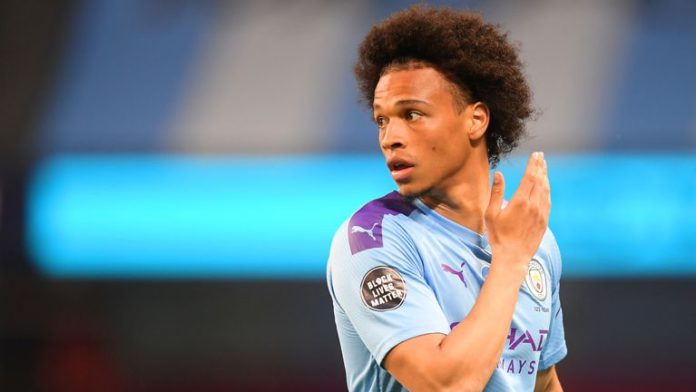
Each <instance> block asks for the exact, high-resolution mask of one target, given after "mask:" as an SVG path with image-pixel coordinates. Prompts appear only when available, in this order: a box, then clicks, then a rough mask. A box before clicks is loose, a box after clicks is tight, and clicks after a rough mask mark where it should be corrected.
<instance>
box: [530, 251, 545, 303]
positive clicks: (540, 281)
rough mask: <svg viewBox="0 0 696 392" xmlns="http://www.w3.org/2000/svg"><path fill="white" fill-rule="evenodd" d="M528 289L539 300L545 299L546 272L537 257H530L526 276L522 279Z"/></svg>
mask: <svg viewBox="0 0 696 392" xmlns="http://www.w3.org/2000/svg"><path fill="white" fill-rule="evenodd" d="M524 282H525V283H526V284H527V288H528V289H529V291H530V292H531V293H532V294H533V295H534V296H535V297H536V298H537V299H538V300H540V301H543V300H545V299H546V294H547V291H548V284H547V281H546V272H544V267H543V266H542V265H541V263H540V262H539V261H538V260H537V259H532V261H530V262H529V268H528V269H527V276H526V277H525V279H524Z"/></svg>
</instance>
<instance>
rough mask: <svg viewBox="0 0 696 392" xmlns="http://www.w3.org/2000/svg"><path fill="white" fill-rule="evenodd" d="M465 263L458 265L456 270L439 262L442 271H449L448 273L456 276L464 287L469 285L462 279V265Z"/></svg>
mask: <svg viewBox="0 0 696 392" xmlns="http://www.w3.org/2000/svg"><path fill="white" fill-rule="evenodd" d="M465 265H466V261H464V262H462V264H461V265H459V271H457V270H456V269H454V268H452V267H450V266H449V265H447V264H441V266H442V270H443V271H445V272H449V273H450V274H452V275H454V276H456V277H458V278H459V280H461V281H462V283H464V287H469V285H468V284H466V279H464V266H465Z"/></svg>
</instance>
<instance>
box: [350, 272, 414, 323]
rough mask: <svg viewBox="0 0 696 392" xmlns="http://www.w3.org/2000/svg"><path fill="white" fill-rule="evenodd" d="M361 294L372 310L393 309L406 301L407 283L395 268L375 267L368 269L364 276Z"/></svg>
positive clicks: (366, 304)
mask: <svg viewBox="0 0 696 392" xmlns="http://www.w3.org/2000/svg"><path fill="white" fill-rule="evenodd" d="M360 296H361V297H362V301H363V303H364V304H365V306H367V307H368V308H370V309H372V310H375V311H378V312H384V311H387V310H393V309H396V308H398V307H399V306H401V304H402V303H404V299H405V298H406V283H405V282H404V278H402V277H401V275H400V274H399V273H398V272H396V270H394V269H393V268H389V267H375V268H373V269H371V270H369V271H367V273H366V274H365V276H364V277H363V279H362V283H360Z"/></svg>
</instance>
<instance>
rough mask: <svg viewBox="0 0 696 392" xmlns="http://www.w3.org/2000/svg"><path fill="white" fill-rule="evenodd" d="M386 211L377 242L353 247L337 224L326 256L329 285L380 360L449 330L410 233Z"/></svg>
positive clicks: (374, 354) (366, 343)
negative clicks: (421, 337) (419, 338)
mask: <svg viewBox="0 0 696 392" xmlns="http://www.w3.org/2000/svg"><path fill="white" fill-rule="evenodd" d="M394 220H395V218H394V217H391V216H387V217H385V218H384V221H383V222H382V225H381V235H382V244H381V246H377V247H371V248H368V249H363V250H359V251H357V252H355V253H353V252H352V251H351V248H350V245H349V244H348V241H347V237H348V235H349V234H348V231H347V230H348V228H347V227H342V228H341V229H339V232H338V233H337V235H336V237H335V238H334V243H333V244H332V249H331V254H330V256H329V271H328V272H329V285H330V287H331V289H332V296H333V297H334V301H335V302H336V304H337V305H338V306H339V307H340V308H341V309H342V310H343V312H344V313H345V314H346V316H347V317H348V319H349V320H350V323H351V324H352V325H353V327H354V328H355V330H356V331H357V333H358V335H359V337H360V339H361V340H362V342H363V343H364V344H365V346H366V347H367V349H368V350H369V351H370V353H371V354H372V356H373V357H374V358H375V360H376V361H377V363H378V364H380V365H382V361H383V360H384V357H385V356H386V355H387V353H389V351H390V350H391V349H392V348H394V347H395V346H396V345H398V344H399V343H401V342H403V341H405V340H408V339H410V338H413V337H416V336H419V335H424V334H429V333H443V334H447V333H449V331H450V328H449V324H448V323H447V319H446V318H445V316H444V314H443V312H442V309H441V308H440V306H439V304H438V302H437V300H436V298H435V295H434V293H433V291H432V289H431V288H430V286H428V285H427V284H426V282H425V279H424V276H423V266H422V262H421V261H420V258H419V256H418V254H417V251H416V249H415V246H414V245H413V243H412V240H411V239H410V237H409V236H408V235H407V234H406V232H405V231H404V230H403V228H401V227H400V226H399V225H398V224H397V223H395V222H394Z"/></svg>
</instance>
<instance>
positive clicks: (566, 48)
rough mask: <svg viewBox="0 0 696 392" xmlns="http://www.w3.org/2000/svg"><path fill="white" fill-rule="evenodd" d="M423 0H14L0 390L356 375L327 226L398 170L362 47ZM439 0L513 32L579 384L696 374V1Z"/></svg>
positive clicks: (0, 88) (196, 386) (5, 28)
mask: <svg viewBox="0 0 696 392" xmlns="http://www.w3.org/2000/svg"><path fill="white" fill-rule="evenodd" d="M410 3H411V2H406V1H379V2H378V1H373V2H368V1H352V2H343V1H329V0H324V1H320V0H303V1H288V2H286V1H248V2H243V1H223V0H89V1H86V0H85V1H71V0H53V1H39V0H5V1H2V2H1V4H0V26H1V27H2V28H1V30H0V54H1V56H2V60H1V61H0V129H1V130H2V132H1V133H0V200H1V201H0V252H1V253H0V304H1V307H0V309H1V310H2V312H1V313H0V390H2V391H29V390H39V391H121V390H124V391H233V390H234V391H281V390H282V391H285V390H301V391H332V390H337V391H339V390H345V377H344V375H343V366H342V362H341V357H340V352H339V346H338V340H337V337H336V333H335V329H334V324H333V316H332V311H331V301H330V298H329V296H328V294H327V292H326V289H325V283H324V265H325V261H326V257H327V252H328V248H329V241H330V239H331V236H332V234H333V231H334V230H335V229H336V228H337V227H338V225H339V224H340V223H341V221H342V220H343V219H345V218H347V217H348V216H349V214H350V212H351V211H353V210H354V209H356V208H357V207H359V206H360V205H361V204H362V203H364V202H366V201H368V200H370V199H372V198H375V197H379V196H381V195H382V194H384V193H387V192H388V191H389V190H391V189H392V184H391V181H390V179H389V177H388V173H387V171H386V170H385V167H384V165H383V163H382V161H381V159H380V157H379V151H378V148H377V143H376V133H375V131H374V126H373V125H372V123H371V122H370V116H369V114H368V113H367V112H366V111H365V110H363V109H362V108H361V107H360V106H359V105H358V104H357V93H356V88H355V86H354V82H353V79H352V74H351V68H352V64H353V61H354V59H355V54H356V48H357V44H358V42H359V41H360V39H361V38H362V37H363V36H364V34H365V33H366V32H367V30H368V29H369V27H370V26H371V25H372V24H373V23H375V22H376V21H378V20H380V19H382V18H384V17H385V16H387V15H389V14H390V13H391V12H393V11H395V10H398V9H402V8H404V7H405V6H407V5H408V4H410ZM433 4H444V5H450V6H454V7H463V8H468V9H475V10H479V11H480V12H481V13H483V15H484V17H486V18H487V19H488V20H489V21H492V22H495V23H500V24H502V25H503V26H504V27H505V28H506V29H507V30H508V31H509V32H510V37H511V39H512V40H514V41H518V42H520V43H521V54H522V57H523V58H524V60H525V61H526V63H527V72H528V75H529V79H530V82H531V84H532V86H533V90H534V92H535V104H536V106H537V107H538V108H539V109H541V111H542V112H543V114H542V115H541V116H540V117H539V119H538V120H537V121H535V122H532V123H530V124H529V130H530V133H531V136H530V137H529V138H528V139H527V140H525V142H524V143H523V146H522V147H521V148H520V151H519V152H518V153H517V154H516V155H514V156H512V157H511V158H510V159H507V160H505V161H504V162H502V164H501V170H502V171H503V172H504V173H505V174H506V176H507V178H508V180H509V181H510V183H511V185H510V186H509V188H512V190H514V188H515V185H516V181H518V179H519V175H520V171H521V170H522V166H523V165H524V160H525V155H526V153H527V152H529V151H532V150H543V151H545V152H546V153H547V155H548V156H549V158H550V159H549V162H550V170H551V181H552V188H553V198H554V209H553V211H552V218H551V227H552V229H554V231H555V233H556V236H557V238H558V242H559V244H560V246H561V251H562V253H563V255H564V277H563V281H562V292H561V293H562V301H563V304H564V310H565V311H564V313H565V317H566V320H565V323H566V335H567V340H568V347H569V355H568V357H567V358H566V360H564V361H563V362H562V363H561V364H560V365H559V370H558V371H559V373H560V377H561V380H562V381H563V383H564V385H565V387H566V390H569V391H585V390H593V391H621V390H632V391H650V390H670V391H688V390H696V373H695V372H694V371H693V363H694V357H693V355H694V353H695V352H696V338H695V337H694V336H695V335H694V328H695V327H696V310H695V309H696V307H695V306H694V305H693V302H694V299H696V253H695V252H694V251H693V247H694V246H696V212H695V211H696V210H695V209H694V205H695V204H696V203H695V202H696V155H695V154H694V152H695V151H696V78H695V77H694V70H696V3H694V2H691V1H687V0H684V1H679V0H665V1H648V0H621V1H599V0H596V1H570V0H567V1H541V0H526V1H517V2H508V1H502V0H473V1H467V2H454V1H450V2H433Z"/></svg>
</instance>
